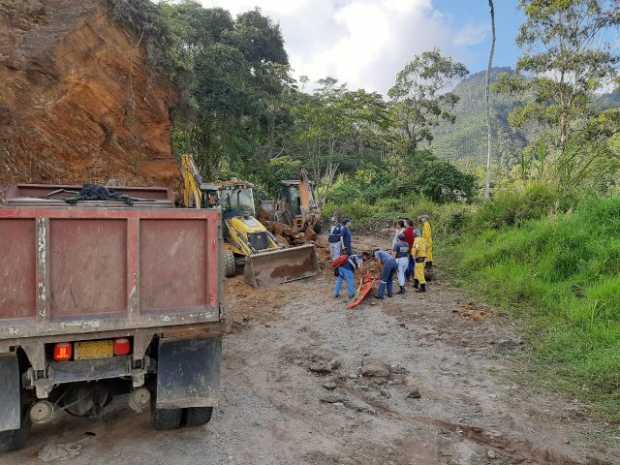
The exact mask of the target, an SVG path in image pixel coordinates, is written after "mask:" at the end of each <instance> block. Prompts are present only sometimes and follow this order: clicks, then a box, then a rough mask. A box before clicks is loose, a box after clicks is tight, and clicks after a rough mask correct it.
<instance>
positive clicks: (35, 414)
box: [0, 185, 225, 451]
mask: <svg viewBox="0 0 620 465" xmlns="http://www.w3.org/2000/svg"><path fill="white" fill-rule="evenodd" d="M78 191H79V188H75V187H71V186H46V185H17V186H13V187H11V188H9V189H8V190H6V191H5V196H4V197H5V198H4V199H3V201H2V202H1V203H0V379H1V380H2V389H0V450H4V451H6V450H11V449H16V448H19V447H21V446H22V445H23V444H24V442H25V439H26V436H27V434H28V431H29V428H30V425H31V424H33V423H35V424H36V423H46V422H49V421H51V420H52V419H53V418H54V417H55V414H56V413H57V412H59V411H62V410H65V411H67V412H69V413H71V414H73V415H93V414H96V413H98V412H99V411H100V410H101V409H102V408H103V407H104V406H105V405H106V404H107V403H109V401H110V400H111V398H112V397H113V396H114V395H117V394H128V401H129V406H130V407H131V408H132V409H133V410H135V411H137V412H141V411H143V410H146V409H149V408H150V409H151V415H152V422H153V426H154V428H155V429H174V428H179V427H181V426H196V425H201V424H205V423H206V422H208V421H209V420H210V418H211V413H212V410H213V407H214V406H215V405H216V403H217V398H218V387H219V371H220V359H221V350H222V349H221V347H222V342H221V340H222V335H223V334H224V332H225V323H224V315H223V306H222V277H223V273H222V231H221V218H220V211H219V209H183V208H174V202H173V198H172V196H171V193H170V192H169V191H168V190H167V189H159V188H119V189H115V192H116V193H120V194H122V195H123V199H119V200H105V201H100V200H94V201H78V202H77V203H75V202H73V203H74V204H73V205H71V204H69V203H67V200H68V199H69V198H75V196H76V194H78Z"/></svg>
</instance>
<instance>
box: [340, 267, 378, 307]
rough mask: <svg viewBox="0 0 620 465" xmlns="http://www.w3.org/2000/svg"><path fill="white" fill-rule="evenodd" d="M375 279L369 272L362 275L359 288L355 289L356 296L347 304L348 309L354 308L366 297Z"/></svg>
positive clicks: (372, 287) (373, 285)
mask: <svg viewBox="0 0 620 465" xmlns="http://www.w3.org/2000/svg"><path fill="white" fill-rule="evenodd" d="M376 281H377V279H376V278H375V277H374V276H373V275H372V274H370V273H366V274H365V275H364V276H363V277H362V282H361V283H360V286H359V289H358V290H357V297H356V298H355V300H353V301H352V302H351V303H350V304H348V305H347V308H348V309H349V310H352V309H354V308H355V307H357V306H358V305H360V304H361V303H362V302H363V301H364V300H365V299H366V297H368V295H369V294H370V293H371V292H372V290H373V289H374V287H375V282H376Z"/></svg>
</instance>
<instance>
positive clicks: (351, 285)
mask: <svg viewBox="0 0 620 465" xmlns="http://www.w3.org/2000/svg"><path fill="white" fill-rule="evenodd" d="M340 260H342V263H343V264H342V265H340V266H339V267H338V268H337V270H336V272H337V274H336V289H334V297H335V298H338V297H340V290H341V289H342V283H343V282H344V281H346V282H347V291H348V293H349V298H350V299H353V298H354V297H355V272H356V271H357V270H359V269H360V267H361V266H362V263H363V262H364V257H363V256H362V255H351V256H350V257H346V256H344V255H343V256H341V258H340Z"/></svg>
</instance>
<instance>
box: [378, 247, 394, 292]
mask: <svg viewBox="0 0 620 465" xmlns="http://www.w3.org/2000/svg"><path fill="white" fill-rule="evenodd" d="M375 260H377V261H378V262H379V263H381V265H382V266H383V271H381V282H380V283H379V289H378V290H377V294H376V295H375V297H376V298H377V299H383V297H384V296H385V291H386V290H387V296H388V297H392V280H393V279H394V273H396V269H397V265H396V260H395V259H394V257H392V256H391V255H390V254H389V253H387V252H386V251H385V250H381V249H379V250H377V251H376V252H375Z"/></svg>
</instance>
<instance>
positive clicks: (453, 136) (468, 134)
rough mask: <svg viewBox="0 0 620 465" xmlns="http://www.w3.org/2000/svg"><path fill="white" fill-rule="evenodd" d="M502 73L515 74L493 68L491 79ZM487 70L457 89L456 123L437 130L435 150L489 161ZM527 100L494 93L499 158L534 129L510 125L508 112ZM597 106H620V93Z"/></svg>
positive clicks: (441, 154)
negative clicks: (458, 98)
mask: <svg viewBox="0 0 620 465" xmlns="http://www.w3.org/2000/svg"><path fill="white" fill-rule="evenodd" d="M502 73H514V70H513V69H512V68H509V67H502V68H493V70H492V72H491V82H492V83H493V82H496V81H497V79H498V76H499V75H500V74H502ZM485 85H486V74H485V72H484V71H482V72H479V73H475V74H472V75H470V76H468V77H467V78H465V79H464V80H463V81H461V82H460V83H459V84H458V85H457V86H456V87H455V89H454V91H453V92H454V93H455V94H456V95H458V96H459V97H460V100H459V102H458V103H457V105H456V108H455V111H454V112H455V114H456V121H455V123H454V124H447V123H445V124H442V125H440V126H439V127H437V128H436V129H435V131H434V132H433V135H434V136H435V139H434V140H433V143H432V147H433V151H434V153H435V154H436V155H437V156H438V157H440V158H444V159H447V160H453V161H456V160H471V161H474V162H477V161H479V162H484V161H486V153H487V123H486V106H485V99H484V88H485ZM522 103H523V102H522V101H521V100H520V99H518V98H513V97H508V96H504V95H496V94H493V95H492V108H491V118H492V121H493V124H494V136H495V137H494V143H495V147H494V150H493V152H494V154H495V156H496V157H497V159H499V160H504V161H506V160H508V159H510V158H513V157H514V156H515V154H517V153H519V152H520V150H521V149H522V148H524V147H525V146H526V145H527V143H528V139H529V138H531V137H533V136H534V134H533V133H532V132H530V133H528V132H526V131H521V130H515V129H513V128H511V127H510V125H509V124H508V115H509V114H510V112H511V111H512V110H513V109H514V108H515V107H518V106H520V105H521V104H522ZM595 105H596V108H597V109H599V110H604V109H608V108H613V107H620V93H612V94H604V95H601V96H600V97H598V98H597V101H596V103H595Z"/></svg>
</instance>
